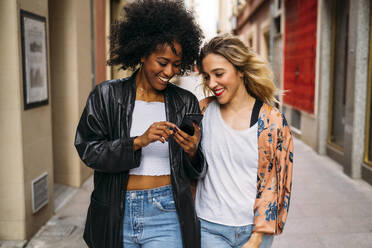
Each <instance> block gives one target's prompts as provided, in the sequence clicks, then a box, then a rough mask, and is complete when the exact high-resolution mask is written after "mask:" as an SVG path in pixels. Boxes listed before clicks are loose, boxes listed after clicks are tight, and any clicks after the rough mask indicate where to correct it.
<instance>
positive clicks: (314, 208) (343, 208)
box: [301, 202, 372, 217]
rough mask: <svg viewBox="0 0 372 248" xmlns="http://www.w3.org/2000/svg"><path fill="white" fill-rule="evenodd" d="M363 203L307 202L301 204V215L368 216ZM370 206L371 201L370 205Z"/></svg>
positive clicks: (368, 212)
mask: <svg viewBox="0 0 372 248" xmlns="http://www.w3.org/2000/svg"><path fill="white" fill-rule="evenodd" d="M366 206H367V205H366V204H365V203H358V202H357V203H350V202H348V203H322V204H319V203H307V204H302V205H301V209H302V213H303V217H317V216H319V217H369V216H371V213H370V211H368V208H367V207H366ZM370 206H372V203H371V205H370Z"/></svg>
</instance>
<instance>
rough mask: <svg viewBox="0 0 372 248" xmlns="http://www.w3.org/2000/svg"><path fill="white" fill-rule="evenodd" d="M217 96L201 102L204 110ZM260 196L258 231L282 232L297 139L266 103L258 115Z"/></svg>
mask: <svg viewBox="0 0 372 248" xmlns="http://www.w3.org/2000/svg"><path fill="white" fill-rule="evenodd" d="M214 99H215V98H214V97H208V98H205V99H203V100H202V101H201V102H200V108H201V110H202V112H204V111H205V109H206V108H207V106H208V104H209V103H210V102H212V101H213V100H214ZM257 136H258V154H259V155H258V170H257V195H256V200H255V204H254V214H255V218H254V231H256V232H262V233H265V234H280V233H281V232H282V231H283V228H284V225H285V222H286V219H287V215H288V209H289V204H290V199H291V187H292V168H293V140H292V135H291V131H290V127H289V125H288V123H287V121H286V119H285V117H284V115H283V114H281V113H280V112H279V110H278V109H277V108H275V107H272V106H270V105H268V104H265V103H264V104H263V106H262V107H261V110H260V113H259V117H258V132H257Z"/></svg>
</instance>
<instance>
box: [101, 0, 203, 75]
mask: <svg viewBox="0 0 372 248" xmlns="http://www.w3.org/2000/svg"><path fill="white" fill-rule="evenodd" d="M203 38H204V36H203V34H202V31H201V29H200V27H199V25H198V24H197V23H196V21H195V19H194V16H193V14H192V13H191V12H190V11H188V10H186V8H185V6H184V4H183V1H179V0H138V1H134V2H133V3H130V4H128V5H126V6H125V7H124V18H123V19H122V20H120V21H117V22H116V23H115V24H113V25H112V27H111V35H110V59H109V60H108V61H107V64H108V65H119V66H120V68H121V69H123V70H125V69H132V70H134V69H135V68H136V66H137V65H138V64H139V63H140V61H141V58H142V57H147V56H149V55H150V54H151V53H152V52H153V51H155V49H157V48H158V46H159V45H170V47H171V48H172V50H173V52H175V49H174V46H173V42H174V41H177V42H178V43H179V44H180V45H181V47H182V61H181V67H180V74H181V75H183V74H184V73H185V72H186V71H190V70H192V67H193V65H194V62H195V60H196V59H197V57H198V52H199V48H200V45H201V42H202V39H203Z"/></svg>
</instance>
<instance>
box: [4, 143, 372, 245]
mask: <svg viewBox="0 0 372 248" xmlns="http://www.w3.org/2000/svg"><path fill="white" fill-rule="evenodd" d="M293 178H294V182H293V193H292V201H291V207H290V213H289V217H288V222H287V224H286V227H285V230H284V233H283V234H282V235H280V236H278V237H276V238H275V240H274V243H273V248H307V247H309V248H310V247H311V248H318V247H322V248H323V247H324V248H343V247H344V248H350V247H352V248H371V247H372V212H371V206H372V187H371V186H370V185H368V184H367V183H365V182H363V181H362V180H353V179H350V178H349V177H347V176H346V175H345V174H344V173H343V172H342V169H341V167H340V166H339V165H338V164H337V163H335V162H334V161H332V160H331V159H329V158H328V157H325V156H319V155H318V154H316V153H315V152H314V151H313V150H312V149H311V148H310V147H308V146H307V145H305V144H304V143H303V142H302V141H299V140H297V139H295V164H294V177H293ZM91 190H92V177H91V178H89V179H88V180H87V181H86V182H85V183H84V185H83V186H82V187H81V188H80V189H79V190H78V192H77V193H76V194H75V196H74V197H73V198H72V200H71V201H70V202H69V203H68V204H66V205H65V206H64V207H63V208H62V209H61V210H60V211H59V212H58V213H57V214H56V215H55V216H53V218H52V219H51V220H50V221H49V222H48V223H47V224H46V225H45V226H44V227H43V228H41V230H40V231H39V232H38V234H36V235H35V237H34V238H32V239H31V240H30V242H29V243H28V244H27V246H26V247H27V248H49V247H50V248H51V247H53V248H54V247H59V248H64V247H66V248H67V247H68V248H78V247H86V245H85V243H84V241H83V240H82V238H81V237H82V233H83V226H84V221H85V215H86V210H87V208H88V203H89V196H90V192H91ZM0 247H7V246H5V244H4V246H1V245H0Z"/></svg>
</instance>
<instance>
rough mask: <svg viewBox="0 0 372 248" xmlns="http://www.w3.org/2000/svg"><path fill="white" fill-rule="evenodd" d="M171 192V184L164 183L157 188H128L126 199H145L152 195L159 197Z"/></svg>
mask: <svg viewBox="0 0 372 248" xmlns="http://www.w3.org/2000/svg"><path fill="white" fill-rule="evenodd" d="M171 194H172V185H166V186H162V187H159V188H153V189H143V190H129V191H127V193H126V198H127V199H135V198H139V199H147V198H152V197H159V196H165V195H171Z"/></svg>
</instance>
